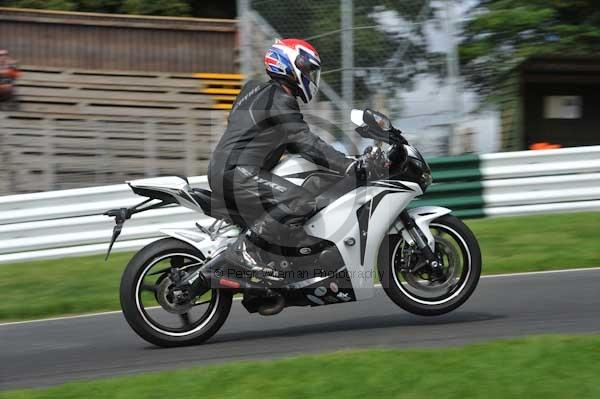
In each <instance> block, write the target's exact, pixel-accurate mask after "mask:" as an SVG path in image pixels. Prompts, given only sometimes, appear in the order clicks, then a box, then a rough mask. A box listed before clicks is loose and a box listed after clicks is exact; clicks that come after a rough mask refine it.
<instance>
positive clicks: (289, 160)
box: [271, 155, 327, 177]
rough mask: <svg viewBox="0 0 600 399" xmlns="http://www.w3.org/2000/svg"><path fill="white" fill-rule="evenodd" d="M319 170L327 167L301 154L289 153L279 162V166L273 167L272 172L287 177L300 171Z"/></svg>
mask: <svg viewBox="0 0 600 399" xmlns="http://www.w3.org/2000/svg"><path fill="white" fill-rule="evenodd" d="M319 170H327V169H326V168H323V167H321V166H319V165H316V164H314V163H312V162H310V161H309V160H307V159H304V158H302V157H301V156H299V155H288V156H287V157H286V158H285V159H283V160H282V161H281V162H279V163H278V164H277V166H275V167H274V168H273V170H271V173H273V174H275V175H277V176H281V177H287V176H293V175H296V174H298V173H304V172H316V171H319Z"/></svg>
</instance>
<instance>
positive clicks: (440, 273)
mask: <svg viewBox="0 0 600 399" xmlns="http://www.w3.org/2000/svg"><path fill="white" fill-rule="evenodd" d="M351 120H352V122H353V123H355V124H356V125H357V126H358V127H357V128H356V131H357V132H358V133H359V134H360V135H361V136H362V137H364V138H367V139H373V140H375V141H376V142H377V143H379V144H378V145H376V146H374V147H369V148H367V150H366V151H365V153H364V154H363V156H361V157H360V158H359V159H358V161H357V162H358V166H357V168H356V171H357V172H356V173H355V174H338V173H336V172H333V171H330V170H327V169H325V168H323V167H319V166H317V165H315V164H313V163H311V162H309V161H307V160H304V159H302V158H299V157H294V156H287V157H285V158H284V159H282V160H281V161H280V163H279V164H278V165H277V166H276V167H275V168H274V170H273V173H275V174H277V175H279V176H282V177H284V178H287V179H289V180H290V181H292V182H294V183H295V184H298V185H301V186H302V187H304V188H306V189H307V190H309V191H311V192H313V193H314V194H315V196H316V198H317V204H318V205H317V208H318V210H317V212H316V213H315V214H314V215H313V216H312V217H311V218H310V219H309V220H308V221H307V222H306V223H305V224H304V226H303V228H304V230H305V231H306V232H307V233H308V235H309V236H311V237H312V238H314V239H315V242H314V243H313V244H311V245H305V244H303V245H304V246H303V247H301V248H293V247H292V248H290V247H287V246H276V245H271V247H269V246H268V245H267V247H266V248H264V247H262V249H261V250H263V251H264V252H265V253H268V254H267V255H266V256H268V259H267V262H266V263H265V266H261V265H258V264H257V265H255V266H254V267H252V270H249V269H248V267H242V266H239V265H235V264H232V263H231V262H228V261H227V257H225V256H223V254H224V253H225V252H224V251H225V249H226V248H227V247H228V246H229V245H231V244H232V243H234V242H236V240H238V238H239V237H240V235H244V234H246V233H247V226H245V225H244V222H243V220H240V218H239V217H237V216H236V211H235V210H234V209H228V208H227V206H226V205H225V204H223V203H221V202H220V201H219V200H217V199H216V198H214V197H212V196H211V192H210V191H209V190H205V189H199V188H192V187H190V185H189V183H188V182H187V179H185V178H181V177H159V178H149V179H140V180H134V181H130V182H128V184H129V186H130V187H131V189H132V190H133V192H134V193H136V194H138V195H140V196H143V197H146V198H147V199H146V200H145V201H143V202H142V203H140V204H138V205H136V206H134V207H132V208H121V209H113V210H110V211H108V212H106V215H108V216H111V217H114V218H115V221H116V226H115V227H114V231H113V237H112V240H111V242H110V245H109V250H108V254H107V257H108V255H109V254H110V251H111V248H112V246H113V244H114V242H115V240H116V239H117V237H118V236H119V234H120V232H121V230H122V228H123V224H124V223H125V221H126V220H128V219H129V218H131V216H132V215H134V214H137V213H140V212H144V211H147V210H150V209H156V208H160V207H164V206H168V205H181V206H185V207H187V208H190V209H193V210H195V211H198V212H202V213H204V214H206V215H207V216H210V217H211V218H214V222H213V223H212V225H211V226H210V227H205V226H202V225H200V224H196V226H197V229H195V230H192V229H187V230H178V229H169V230H162V231H161V232H162V233H163V234H165V236H166V237H165V238H163V239H159V240H157V241H155V242H153V243H151V244H149V245H147V246H146V247H144V248H143V249H141V250H140V251H139V252H138V253H136V254H135V256H134V257H133V258H132V259H131V261H130V262H129V264H128V265H127V267H126V269H125V271H124V273H123V276H122V280H121V286H120V301H121V307H122V310H123V314H124V316H125V318H126V320H127V322H128V323H129V325H130V326H131V328H132V329H133V330H134V331H135V332H136V333H137V334H138V335H139V336H140V337H142V338H143V339H145V340H147V341H148V342H150V343H153V344H155V345H158V346H164V347H172V346H182V345H190V344H199V343H202V342H204V341H206V340H207V339H209V338H210V337H211V336H213V335H214V334H215V333H216V332H217V331H218V330H219V329H220V328H221V326H222V325H223V323H224V322H225V320H226V319H227V317H228V315H229V311H230V309H231V306H232V300H233V297H234V295H241V297H242V305H243V306H244V307H245V308H246V309H247V310H248V311H249V312H251V313H255V312H257V313H259V314H262V315H267V316H270V315H274V314H277V313H279V312H280V311H282V310H283V309H284V308H285V307H288V306H325V305H330V304H342V303H350V302H354V301H362V300H367V299H369V298H371V297H373V296H374V294H375V289H376V288H375V286H376V279H377V278H379V281H380V282H381V286H382V288H383V290H384V291H385V293H386V294H387V295H388V297H389V298H390V299H391V300H392V301H393V302H394V303H396V304H397V305H398V306H399V307H401V308H402V309H404V310H406V311H408V312H410V313H413V314H417V315H424V316H435V315H441V314H445V313H448V312H450V311H452V310H454V309H456V308H458V307H459V306H461V305H462V304H463V303H465V301H466V300H467V299H468V298H469V297H470V296H471V294H472V293H473V291H474V290H475V288H476V286H477V283H478V281H479V277H480V274H481V267H482V259H481V251H480V248H479V244H478V242H477V239H476V238H475V236H474V234H473V233H472V232H471V230H470V229H469V228H468V227H467V226H466V225H465V224H464V223H463V222H462V221H461V220H459V219H458V218H456V217H455V216H453V215H451V210H450V209H446V208H442V207H437V206H424V207H417V208H412V209H411V208H409V205H410V203H411V201H413V200H414V199H415V198H416V197H418V196H420V195H422V194H423V193H424V192H425V191H426V190H427V188H428V187H429V186H430V185H431V184H432V175H431V170H430V168H429V166H428V164H427V162H426V161H425V159H424V158H423V156H422V155H421V154H420V153H419V151H418V150H417V149H416V148H415V147H413V146H411V145H409V144H408V143H407V142H406V140H405V139H404V137H403V136H402V134H401V132H400V131H399V130H397V129H396V128H394V127H393V126H392V124H391V122H390V120H389V118H387V117H386V116H385V115H383V114H381V113H379V112H376V111H373V110H369V109H367V110H364V111H361V110H352V112H351ZM384 146H385V149H383V147H384ZM375 271H376V272H375ZM288 273H289V274H290V275H293V278H284V277H285V275H286V274H288Z"/></svg>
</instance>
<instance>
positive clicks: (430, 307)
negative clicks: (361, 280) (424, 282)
mask: <svg viewBox="0 0 600 399" xmlns="http://www.w3.org/2000/svg"><path fill="white" fill-rule="evenodd" d="M430 226H431V228H433V229H437V230H438V231H442V232H443V233H445V234H448V235H450V236H456V238H457V246H458V247H460V250H461V252H462V253H461V255H462V260H463V261H462V262H461V263H462V264H463V265H464V264H465V261H466V262H467V269H465V270H464V271H463V272H462V273H461V277H460V279H459V283H458V284H457V288H456V291H454V292H451V293H449V294H447V295H448V296H447V298H442V297H438V298H431V299H428V298H423V297H418V296H416V295H414V294H413V293H411V292H409V289H408V288H409V287H408V284H407V283H401V282H400V281H399V277H398V276H397V274H396V267H397V259H398V258H397V256H398V249H399V246H401V245H402V243H403V239H402V235H400V234H398V235H389V236H387V237H386V238H385V239H384V241H383V242H382V245H381V248H380V250H379V259H378V265H377V268H378V272H379V277H380V281H381V285H382V287H383V289H384V291H385V293H386V294H387V295H388V297H389V298H390V299H391V300H392V301H393V302H394V303H396V305H398V306H400V307H401V308H402V309H404V310H406V311H408V312H410V313H413V314H416V315H421V316H438V315H442V314H445V313H448V312H451V311H453V310H454V309H456V308H458V307H459V306H461V305H462V304H463V303H465V301H466V300H467V299H469V297H470V296H471V294H472V293H473V291H474V290H475V288H476V287H477V283H478V282H479V277H480V275H481V267H482V260H481V250H480V248H479V244H478V242H477V239H476V238H475V236H474V235H473V232H472V231H471V230H470V229H469V227H467V225H466V224H464V223H463V222H462V221H461V220H460V219H458V218H457V217H455V216H452V215H444V216H442V217H439V218H437V219H435V220H434V221H432V222H431V225H430ZM464 273H466V274H464Z"/></svg>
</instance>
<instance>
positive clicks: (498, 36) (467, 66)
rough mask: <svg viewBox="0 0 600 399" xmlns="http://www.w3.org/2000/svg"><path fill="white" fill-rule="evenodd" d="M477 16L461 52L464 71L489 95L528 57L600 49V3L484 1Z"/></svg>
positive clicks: (477, 8)
mask: <svg viewBox="0 0 600 399" xmlns="http://www.w3.org/2000/svg"><path fill="white" fill-rule="evenodd" d="M472 15H473V17H472V18H471V19H470V20H469V21H468V22H467V24H466V25H465V28H464V37H465V40H464V42H463V43H462V45H461V48H460V55H461V61H462V63H463V69H462V70H463V73H465V74H466V77H467V78H468V81H469V82H470V83H471V84H472V85H473V86H474V87H475V88H476V89H478V90H479V91H480V92H482V93H484V94H489V93H491V92H493V91H494V90H495V89H497V88H498V87H499V84H500V83H501V80H502V79H504V77H505V76H506V74H507V73H509V72H510V71H511V70H512V69H513V68H515V67H516V66H517V65H519V64H520V63H521V62H523V61H524V60H526V59H527V58H529V57H532V56H536V55H554V54H556V55H561V56H576V55H584V56H585V55H590V54H596V53H597V52H598V51H599V50H600V2H598V1H597V0H481V1H479V3H478V5H477V6H475V7H474V9H473V10H472Z"/></svg>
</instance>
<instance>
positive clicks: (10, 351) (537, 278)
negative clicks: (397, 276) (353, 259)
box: [0, 269, 600, 390]
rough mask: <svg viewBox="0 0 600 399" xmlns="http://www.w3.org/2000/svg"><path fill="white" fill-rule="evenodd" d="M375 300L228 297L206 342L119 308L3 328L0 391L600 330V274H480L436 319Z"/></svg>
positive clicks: (379, 295) (379, 298) (380, 295)
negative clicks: (163, 343)
mask: <svg viewBox="0 0 600 399" xmlns="http://www.w3.org/2000/svg"><path fill="white" fill-rule="evenodd" d="M377 291H378V292H377V295H376V297H375V298H374V299H372V300H369V301H365V302H359V303H349V304H342V305H332V306H324V307H320V308H289V309H285V310H284V311H283V312H282V313H281V314H279V315H277V316H274V317H261V316H258V315H249V314H248V313H247V312H246V311H245V310H244V309H243V308H242V307H241V305H240V303H239V302H235V303H234V306H233V309H232V312H231V315H230V317H229V320H228V321H227V323H226V324H225V326H224V327H223V329H222V330H221V331H220V332H219V333H218V334H217V335H216V336H215V337H213V339H212V340H210V341H209V342H208V343H207V344H205V345H201V346H195V347H188V348H177V349H159V348H156V347H153V346H151V345H148V344H147V343H146V342H145V341H142V340H141V339H140V338H138V337H137V336H136V335H135V334H134V333H133V332H132V331H131V330H130V329H129V327H128V326H127V324H126V322H125V321H124V319H123V317H122V316H121V314H120V313H109V314H101V315H95V316H87V317H77V318H65V319H58V320H46V321H37V322H31V323H18V324H4V325H0V390H5V389H11V388H21V387H39V386H48V385H54V384H59V383H63V382H66V381H72V380H78V379H89V378H97V377H106V376H113V375H118V374H129V373H139V372H143V371H151V370H162V369H168V368H175V367H182V366H190V365H198V364H207V363H216V362H224V361H229V360H234V359H236V360H238V359H256V358H271V357H281V356H289V355H296V354H305V353H312V352H323V351H334V350H339V349H348V348H367V347H386V348H387V347H394V348H407V347H435V346H450V345H459V344H465V343H470V342H478V341H485V340H490V339H495V338H506V337H517V336H522V335H527V334H549V333H600V270H599V269H590V270H577V271H570V272H559V273H556V272H555V273H540V274H525V275H506V276H494V277H487V278H483V279H482V280H481V282H480V285H479V287H478V289H477V291H476V292H475V294H474V295H473V297H472V298H471V299H470V300H469V302H468V303H467V304H466V305H464V306H463V307H462V308H460V309H458V310H456V311H455V312H453V313H451V314H448V315H445V316H440V317H435V318H424V317H418V316H413V315H411V314H408V313H406V312H404V311H402V310H401V309H399V308H397V307H396V306H395V305H394V304H393V303H392V302H391V301H390V300H389V299H388V298H387V297H386V296H385V293H383V291H382V290H381V289H378V290H377Z"/></svg>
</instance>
